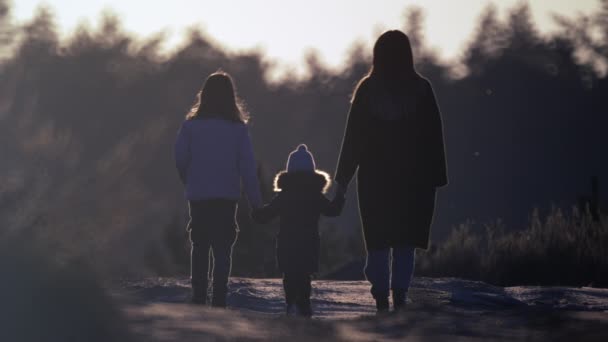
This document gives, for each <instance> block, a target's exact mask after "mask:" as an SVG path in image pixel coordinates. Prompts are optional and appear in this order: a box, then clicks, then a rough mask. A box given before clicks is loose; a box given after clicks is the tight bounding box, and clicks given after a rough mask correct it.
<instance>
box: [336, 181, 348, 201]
mask: <svg viewBox="0 0 608 342" xmlns="http://www.w3.org/2000/svg"><path fill="white" fill-rule="evenodd" d="M337 185H338V187H337V188H336V195H335V196H336V198H344V197H346V187H345V186H343V185H341V184H340V183H337Z"/></svg>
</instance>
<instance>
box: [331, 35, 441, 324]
mask: <svg viewBox="0 0 608 342" xmlns="http://www.w3.org/2000/svg"><path fill="white" fill-rule="evenodd" d="M357 170H358V174H357V181H358V193H359V209H360V212H361V218H362V221H363V222H362V223H363V233H364V237H365V244H366V248H367V264H366V266H365V275H366V277H367V279H368V280H369V281H370V283H371V284H372V288H371V293H372V295H373V297H374V298H375V300H376V306H377V309H378V311H379V312H386V311H388V309H389V302H388V297H389V290H390V289H392V291H393V305H394V309H395V310H400V309H402V308H403V306H404V305H405V302H406V297H407V292H408V289H409V286H410V281H411V278H412V274H413V272H414V252H415V251H414V249H415V248H423V249H426V248H427V246H428V240H429V233H430V226H431V221H432V218H433V212H434V208H435V192H436V188H437V187H441V186H444V185H446V184H447V172H446V162H445V153H444V146H443V133H442V124H441V116H440V113H439V108H438V106H437V101H436V100H435V95H434V93H433V89H432V87H431V84H430V82H429V81H428V80H426V79H424V78H423V77H421V76H420V75H419V74H418V73H417V72H416V70H415V69H414V60H413V56H412V49H411V46H410V41H409V39H408V37H407V36H406V35H405V34H404V33H402V32H400V31H388V32H385V33H384V34H382V35H381V36H380V38H378V40H377V41H376V44H375V46H374V54H373V66H372V69H371V71H370V73H369V74H368V75H367V76H365V77H364V78H363V79H362V80H361V81H360V82H359V85H358V86H357V88H356V90H355V94H354V97H353V100H352V105H351V109H350V113H349V116H348V123H347V125H346V133H345V135H344V140H343V143H342V151H341V153H340V160H339V162H338V170H337V171H336V182H337V183H338V185H339V190H338V191H339V192H341V193H344V192H345V191H346V187H347V186H348V184H349V183H350V181H351V179H352V178H353V175H354V174H355V172H356V171H357ZM391 252H392V267H391V266H390V265H389V263H391V261H390V259H391ZM391 269H392V275H391V274H390V272H391V271H390V270H391Z"/></svg>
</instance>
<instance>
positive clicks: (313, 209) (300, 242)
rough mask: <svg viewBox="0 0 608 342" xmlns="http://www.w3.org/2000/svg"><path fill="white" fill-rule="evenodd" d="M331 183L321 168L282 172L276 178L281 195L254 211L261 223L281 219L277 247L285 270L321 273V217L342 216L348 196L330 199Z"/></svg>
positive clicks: (282, 270)
mask: <svg viewBox="0 0 608 342" xmlns="http://www.w3.org/2000/svg"><path fill="white" fill-rule="evenodd" d="M329 184H330V178H329V176H328V175H327V174H325V173H323V172H320V171H315V172H293V173H291V172H290V173H287V172H281V173H279V174H278V175H277V176H276V178H275V190H276V191H279V192H278V193H277V195H276V196H275V197H274V199H273V200H272V201H271V202H270V203H269V204H267V205H266V206H264V207H263V208H261V209H258V210H254V211H253V213H252V216H253V219H254V221H255V222H257V223H266V222H269V221H271V220H272V219H274V218H275V217H279V219H280V229H279V233H278V235H277V244H276V248H277V262H278V266H279V270H280V271H281V272H283V273H305V274H312V273H315V272H318V269H319V250H320V239H319V218H320V216H321V215H325V216H338V215H339V214H340V212H341V211H342V208H343V206H344V198H337V199H335V200H334V201H330V200H328V199H327V197H325V195H324V192H325V191H326V190H327V188H328V187H329Z"/></svg>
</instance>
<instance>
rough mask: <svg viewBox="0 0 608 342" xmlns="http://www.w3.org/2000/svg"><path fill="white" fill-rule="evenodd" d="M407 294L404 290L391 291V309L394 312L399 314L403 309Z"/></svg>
mask: <svg viewBox="0 0 608 342" xmlns="http://www.w3.org/2000/svg"><path fill="white" fill-rule="evenodd" d="M406 297H407V292H406V291H405V290H398V289H395V290H393V308H394V309H395V312H400V311H403V310H404V309H405V301H406Z"/></svg>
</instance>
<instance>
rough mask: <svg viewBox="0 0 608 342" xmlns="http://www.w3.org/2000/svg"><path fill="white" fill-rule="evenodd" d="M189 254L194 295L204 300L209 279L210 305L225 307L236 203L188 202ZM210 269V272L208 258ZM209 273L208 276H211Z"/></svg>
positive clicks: (216, 200) (219, 201) (235, 233)
mask: <svg viewBox="0 0 608 342" xmlns="http://www.w3.org/2000/svg"><path fill="white" fill-rule="evenodd" d="M189 206H190V223H189V224H188V230H189V231H190V241H191V242H192V253H191V259H190V267H191V268H190V276H191V281H192V290H193V293H194V296H195V297H196V296H199V297H201V298H203V301H206V298H207V288H208V283H209V278H211V279H212V284H213V285H212V287H213V297H212V301H211V304H212V305H213V306H219V307H225V306H226V295H227V293H228V277H229V276H230V268H231V266H232V247H233V245H234V243H235V241H236V238H237V231H238V226H237V223H236V219H235V214H236V209H237V202H236V201H234V200H226V199H211V200H200V201H189ZM210 252H211V253H213V254H212V255H213V266H212V270H211V272H209V256H210ZM210 273H211V277H210Z"/></svg>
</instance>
